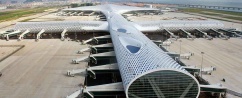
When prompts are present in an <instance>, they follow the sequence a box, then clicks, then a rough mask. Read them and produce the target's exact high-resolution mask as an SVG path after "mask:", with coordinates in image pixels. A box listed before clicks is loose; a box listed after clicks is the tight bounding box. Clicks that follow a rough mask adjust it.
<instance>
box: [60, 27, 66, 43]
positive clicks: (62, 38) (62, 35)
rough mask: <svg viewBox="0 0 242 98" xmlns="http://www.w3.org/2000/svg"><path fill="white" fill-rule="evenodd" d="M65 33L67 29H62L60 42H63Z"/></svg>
mask: <svg viewBox="0 0 242 98" xmlns="http://www.w3.org/2000/svg"><path fill="white" fill-rule="evenodd" d="M66 32H67V29H64V31H63V32H62V33H61V40H62V41H64V40H65V34H66Z"/></svg>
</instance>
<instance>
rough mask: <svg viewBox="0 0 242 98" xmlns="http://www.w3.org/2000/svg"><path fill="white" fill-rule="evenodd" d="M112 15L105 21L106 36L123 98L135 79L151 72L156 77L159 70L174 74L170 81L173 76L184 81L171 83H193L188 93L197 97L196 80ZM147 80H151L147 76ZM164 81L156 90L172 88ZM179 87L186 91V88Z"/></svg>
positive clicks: (117, 16) (155, 46) (137, 32)
mask: <svg viewBox="0 0 242 98" xmlns="http://www.w3.org/2000/svg"><path fill="white" fill-rule="evenodd" d="M112 15H113V16H112V18H110V20H109V21H108V22H109V25H110V31H111V32H110V34H111V36H112V41H113V45H114V49H115V53H116V59H117V61H118V65H119V70H120V73H121V76H122V80H123V86H124V88H125V92H126V96H127V98H128V97H130V96H129V94H131V92H130V91H129V89H130V86H131V85H132V84H133V82H134V81H136V80H137V79H139V77H142V76H145V75H146V74H148V72H149V73H153V72H155V70H156V71H157V70H158V73H163V72H162V70H171V71H170V72H171V73H168V74H167V75H168V76H169V75H170V76H172V75H171V74H176V75H173V76H172V77H171V78H176V76H179V75H180V76H181V77H185V78H184V79H181V80H178V81H175V82H186V83H188V84H189V83H190V82H191V81H193V82H192V83H193V84H192V86H193V88H189V89H194V90H195V91H193V92H194V93H193V94H191V95H193V96H192V98H195V97H197V96H198V94H199V86H198V82H197V80H196V79H195V78H194V77H193V76H191V75H189V73H188V72H187V71H186V70H185V69H184V68H183V67H182V66H181V65H179V64H178V63H177V62H176V61H175V60H173V59H172V58H171V57H170V56H169V55H168V54H167V53H165V52H164V51H162V50H161V49H160V48H159V47H158V46H157V45H155V44H154V43H153V42H152V41H151V40H150V39H149V38H147V37H146V36H145V35H144V34H143V33H141V32H140V31H139V30H137V29H136V28H135V27H133V26H132V25H130V23H129V22H128V21H126V20H125V19H124V18H123V17H122V16H121V15H119V14H115V13H113V14H112ZM120 29H122V30H123V31H124V30H125V31H126V32H120ZM128 46H132V47H133V50H132V47H131V51H130V48H128ZM133 51H134V52H133ZM162 75H163V76H164V75H165V74H161V75H160V76H162ZM150 78H155V77H152V76H151V77H150ZM156 78H159V77H156ZM160 78H162V77H160ZM164 81H166V83H164V84H163V85H160V86H164V85H167V84H171V85H173V84H172V81H170V80H169V79H167V80H166V79H165V78H164V79H163V82H164ZM174 85H179V84H174ZM174 85H173V86H174ZM183 86H186V87H187V86H188V85H183ZM131 88H132V87H131ZM157 90H158V89H157ZM157 90H155V91H157ZM183 90H185V89H183ZM131 91H132V89H131ZM136 93H138V95H139V94H140V93H142V92H140V91H137V92H136ZM179 94H180V93H179ZM134 96H136V95H134ZM164 96H166V97H167V96H170V94H167V95H164ZM154 98H155V97H154ZM167 98H168V97H167Z"/></svg>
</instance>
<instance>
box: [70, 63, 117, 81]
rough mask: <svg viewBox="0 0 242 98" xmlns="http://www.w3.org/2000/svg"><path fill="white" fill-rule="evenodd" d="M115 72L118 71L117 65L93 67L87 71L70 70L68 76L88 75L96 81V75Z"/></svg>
mask: <svg viewBox="0 0 242 98" xmlns="http://www.w3.org/2000/svg"><path fill="white" fill-rule="evenodd" d="M114 71H118V64H117V63H112V64H105V65H98V66H92V67H89V68H87V69H76V70H68V71H67V75H68V76H72V77H73V76H74V75H75V74H81V73H88V74H89V75H90V76H91V77H93V78H94V79H95V78H96V73H110V72H114Z"/></svg>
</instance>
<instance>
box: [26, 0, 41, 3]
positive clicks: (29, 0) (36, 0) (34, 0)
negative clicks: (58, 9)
mask: <svg viewBox="0 0 242 98" xmlns="http://www.w3.org/2000/svg"><path fill="white" fill-rule="evenodd" d="M28 2H42V0H26V1H24V3H28Z"/></svg>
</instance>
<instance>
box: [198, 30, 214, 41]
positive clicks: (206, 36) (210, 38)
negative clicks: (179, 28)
mask: <svg viewBox="0 0 242 98" xmlns="http://www.w3.org/2000/svg"><path fill="white" fill-rule="evenodd" d="M195 31H197V32H199V33H200V34H202V35H203V37H204V38H206V39H208V40H212V39H213V37H211V36H209V35H208V34H207V33H206V32H203V31H201V30H199V29H195Z"/></svg>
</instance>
